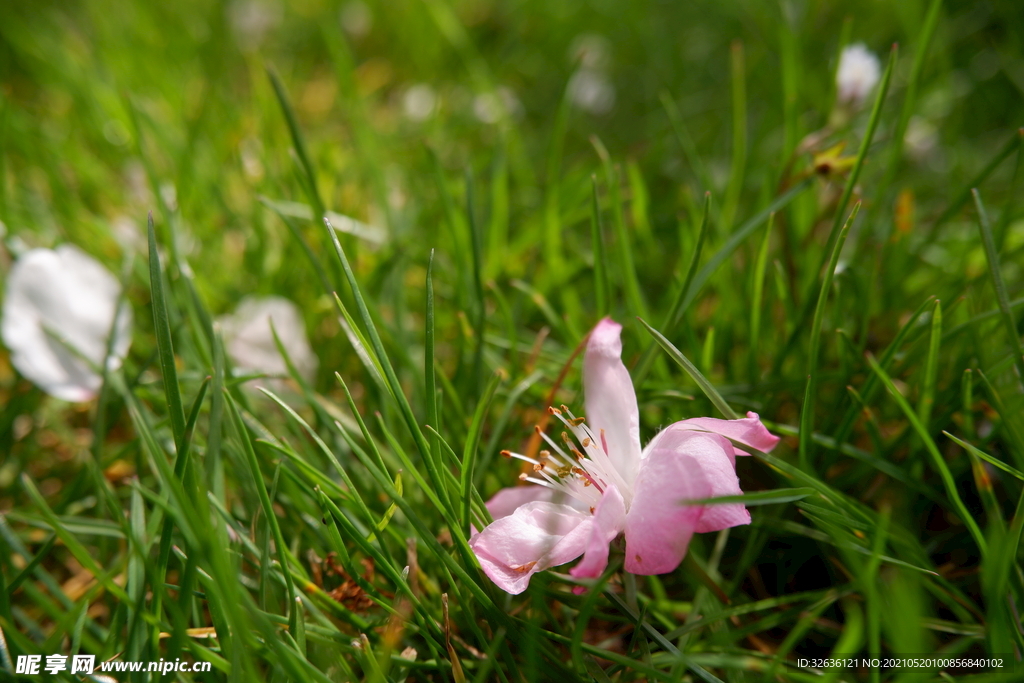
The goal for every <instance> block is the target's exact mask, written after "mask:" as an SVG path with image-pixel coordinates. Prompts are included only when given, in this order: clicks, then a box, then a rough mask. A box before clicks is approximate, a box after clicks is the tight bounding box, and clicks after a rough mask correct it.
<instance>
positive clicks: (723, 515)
mask: <svg viewBox="0 0 1024 683" xmlns="http://www.w3.org/2000/svg"><path fill="white" fill-rule="evenodd" d="M676 450H677V451H678V452H682V453H685V454H686V455H689V456H691V457H692V458H693V459H694V460H696V462H697V465H699V466H700V469H701V472H702V473H703V474H704V477H705V478H706V479H707V480H708V483H709V484H710V485H711V491H710V492H709V493H708V494H707V495H706V496H704V497H705V498H718V497H721V496H742V495H743V491H742V490H741V489H740V480H739V477H737V476H736V464H735V462H736V461H735V459H734V458H733V454H732V451H733V446H732V444H731V443H730V442H729V440H728V439H725V438H723V437H721V436H719V435H718V434H707V433H702V432H689V433H688V436H687V438H686V439H685V440H684V441H682V442H681V443H680V444H678V445H677V447H676ZM742 524H750V513H749V512H748V511H747V508H746V507H744V505H743V503H726V504H723V505H705V506H704V511H703V512H702V513H701V515H700V519H699V520H698V521H697V528H696V529H695V531H696V532H697V533H699V534H703V533H707V532H709V531H721V530H722V529H728V528H729V527H733V526H740V525H742Z"/></svg>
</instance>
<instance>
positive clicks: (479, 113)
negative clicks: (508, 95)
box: [473, 92, 504, 123]
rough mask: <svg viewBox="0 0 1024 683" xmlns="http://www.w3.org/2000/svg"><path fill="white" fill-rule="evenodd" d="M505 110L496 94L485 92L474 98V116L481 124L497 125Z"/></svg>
mask: <svg viewBox="0 0 1024 683" xmlns="http://www.w3.org/2000/svg"><path fill="white" fill-rule="evenodd" d="M503 110H504V108H503V106H502V102H501V98H499V97H498V95H497V94H496V93H493V92H485V93H481V94H479V95H477V96H476V97H474V98H473V115H474V116H476V120H477V121H479V122H481V123H497V122H498V121H500V120H501V115H502V112H503Z"/></svg>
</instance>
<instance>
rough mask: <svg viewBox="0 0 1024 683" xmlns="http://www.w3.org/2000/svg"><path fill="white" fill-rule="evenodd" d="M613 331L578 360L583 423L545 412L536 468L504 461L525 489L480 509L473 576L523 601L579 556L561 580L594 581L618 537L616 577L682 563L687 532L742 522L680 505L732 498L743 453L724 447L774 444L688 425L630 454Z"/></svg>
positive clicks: (635, 442) (603, 329)
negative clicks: (553, 428)
mask: <svg viewBox="0 0 1024 683" xmlns="http://www.w3.org/2000/svg"><path fill="white" fill-rule="evenodd" d="M621 330H622V326H621V325H619V324H618V323H616V322H614V321H612V320H611V319H610V318H605V319H604V320H602V321H601V322H599V323H598V324H597V326H596V327H595V328H594V330H593V331H592V332H591V333H590V339H589V341H588V343H587V349H586V355H585V357H584V362H583V386H584V392H585V402H586V409H587V416H586V420H584V418H582V417H576V416H575V415H573V414H572V413H571V412H569V410H568V409H566V408H565V407H564V406H563V408H562V410H558V409H555V408H551V409H550V410H551V412H552V414H553V415H555V416H556V417H557V418H558V419H559V420H560V421H561V422H562V423H563V424H564V425H565V427H566V430H567V431H566V432H563V436H562V441H563V443H562V445H559V444H557V443H556V442H555V441H554V440H553V439H551V438H550V437H548V436H547V435H542V436H543V437H544V439H545V441H546V442H547V444H548V445H549V446H550V448H551V450H549V451H541V452H540V454H539V456H538V458H536V459H534V458H530V457H528V456H525V455H520V454H518V453H509V452H508V451H505V452H504V453H503V454H504V455H507V456H510V457H514V458H518V459H519V460H525V461H527V462H529V463H530V464H532V465H533V470H534V474H533V476H528V475H521V476H520V479H523V480H525V481H528V482H531V483H533V484H536V486H520V487H514V488H507V489H503V490H502V491H499V492H498V493H497V495H495V496H494V497H493V498H492V499H491V500H490V501H488V503H487V508H488V510H489V511H490V512H491V515H492V516H493V517H494V523H493V524H491V525H489V526H488V527H486V528H485V529H483V530H482V531H480V532H479V533H476V534H474V535H473V537H472V538H470V540H469V545H470V547H471V548H472V549H473V552H474V553H475V554H476V557H477V559H478V560H479V561H480V566H481V567H482V568H483V570H484V573H485V574H487V576H489V577H490V578H491V580H492V581H494V583H495V584H497V586H498V587H499V588H501V589H502V590H504V591H507V592H509V593H512V594H519V593H522V592H523V591H524V590H526V587H527V585H529V583H530V577H531V576H533V575H534V574H535V573H537V572H539V571H542V570H544V569H548V568H549V567H555V566H558V565H561V564H565V563H566V562H571V561H572V560H575V559H576V558H577V557H579V556H580V555H582V556H583V560H582V561H581V562H580V563H579V564H577V565H576V566H575V567H573V568H572V570H570V573H571V574H572V575H573V576H575V577H577V578H593V577H597V576H600V575H601V573H602V572H603V571H604V570H605V568H607V566H608V552H609V546H610V544H611V542H612V541H613V540H615V538H616V537H617V536H618V535H619V534H620V533H625V538H626V557H625V568H626V571H629V572H632V573H634V574H664V573H666V572H671V571H673V570H674V569H675V568H676V567H678V566H679V563H680V562H682V560H683V557H685V556H686V550H687V547H688V546H689V544H690V538H691V537H692V536H693V534H694V533H703V532H708V531H719V530H721V529H725V528H728V527H732V526H737V525H740V524H749V523H750V513H749V512H747V509H746V507H744V506H743V505H742V504H740V503H728V504H722V505H707V506H703V505H686V504H684V503H683V501H686V500H700V499H705V498H715V497H720V496H735V495H741V494H742V493H743V492H742V491H741V490H740V486H739V479H738V478H737V476H736V456H737V455H749V453H747V452H746V451H744V450H742V449H740V448H738V447H736V446H734V445H733V442H736V443H739V444H743V445H745V446H748V447H750V448H753V449H755V450H759V451H764V452H766V451H770V450H771V449H772V448H774V447H775V444H776V443H778V441H779V438H778V437H777V436H773V435H772V434H769V433H768V430H767V429H765V427H764V425H762V424H761V421H760V420H759V419H758V417H757V414H756V413H747V417H745V418H743V419H740V420H719V419H714V418H709V417H699V418H692V419H689V420H683V421H681V422H676V423H675V424H672V425H669V426H668V427H666V428H665V429H664V430H662V431H661V432H659V433H658V434H657V435H656V436H655V437H654V438H653V439H652V440H651V442H650V443H648V444H647V447H646V448H644V449H643V450H641V448H640V415H639V411H638V410H637V403H636V393H635V392H634V391H633V384H632V381H631V380H630V377H629V372H628V371H627V370H626V366H625V365H623V364H622V360H621V356H622V342H621V340H620V336H619V335H620V332H621ZM570 433H571V434H572V436H573V437H575V438H572V437H570V436H569V434H570ZM730 439H731V440H732V441H730ZM581 448H582V450H581Z"/></svg>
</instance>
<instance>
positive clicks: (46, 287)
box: [2, 244, 132, 401]
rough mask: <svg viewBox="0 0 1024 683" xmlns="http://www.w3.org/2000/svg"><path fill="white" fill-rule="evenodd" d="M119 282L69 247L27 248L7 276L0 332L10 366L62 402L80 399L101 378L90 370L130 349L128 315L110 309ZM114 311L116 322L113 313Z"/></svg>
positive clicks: (113, 362) (113, 363)
mask: <svg viewBox="0 0 1024 683" xmlns="http://www.w3.org/2000/svg"><path fill="white" fill-rule="evenodd" d="M120 296H121V285H120V284H119V283H118V281H117V279H116V278H115V277H114V276H113V275H111V274H110V272H108V271H107V269H106V268H104V267H103V266H102V265H100V263H98V262H97V261H96V260H95V259H93V258H92V257H91V256H88V255H86V254H85V253H83V252H82V251H80V250H79V249H77V248H76V247H73V246H71V245H66V244H65V245H62V246H59V247H57V249H55V250H50V249H32V250H29V251H27V252H25V254H23V255H22V256H21V258H19V259H18V260H17V261H16V262H15V264H14V266H13V267H12V268H11V272H10V273H9V274H8V276H7V294H6V296H5V298H4V309H3V323H2V335H3V340H4V344H5V345H6V346H7V348H8V349H10V351H11V363H12V364H13V365H14V367H15V368H17V369H18V372H20V373H21V374H22V375H24V376H25V377H27V378H28V379H30V380H31V381H32V382H34V383H35V384H36V385H38V386H39V387H40V388H41V389H42V390H43V391H45V392H47V393H48V394H50V395H51V396H55V397H57V398H59V399H63V400H65V401H87V400H89V399H90V398H92V397H93V396H95V395H96V392H97V391H99V388H100V385H101V383H102V378H101V376H100V374H99V372H97V369H98V368H101V367H102V366H103V361H104V358H106V355H107V340H108V336H109V334H110V332H111V329H112V328H113V329H114V342H113V344H112V345H111V355H110V357H109V358H107V368H108V369H110V370H114V369H117V368H119V367H120V366H121V361H122V360H123V359H124V357H125V356H126V355H127V354H128V347H129V346H131V341H132V340H131V324H132V312H131V308H129V306H128V304H127V302H123V304H122V306H121V309H120V311H117V305H118V300H119V298H120ZM115 313H117V322H116V324H115V322H114V317H115Z"/></svg>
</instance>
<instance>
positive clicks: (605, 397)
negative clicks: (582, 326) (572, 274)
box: [583, 318, 640, 486]
mask: <svg viewBox="0 0 1024 683" xmlns="http://www.w3.org/2000/svg"><path fill="white" fill-rule="evenodd" d="M621 332H622V325H619V324H618V323H616V322H614V321H613V320H612V319H611V318H604V319H603V320H601V322H599V323H598V324H597V326H596V327H594V329H593V330H592V331H591V333H590V339H589V341H588V342H587V350H586V354H585V356H584V358H583V390H584V396H585V399H586V409H587V411H586V418H587V424H588V425H589V427H590V430H591V431H592V432H593V433H594V436H595V438H597V439H598V445H599V446H602V447H603V449H604V451H605V452H606V453H607V454H608V457H609V459H610V460H611V462H612V465H613V466H614V467H615V469H616V470H617V471H618V473H619V475H620V476H621V477H622V479H623V481H624V482H625V484H626V485H627V486H632V484H633V480H634V479H636V473H637V468H638V467H639V465H640V411H639V410H638V409H637V405H636V392H634V391H633V381H632V380H631V379H630V378H629V371H628V370H626V366H625V365H623V364H622V339H621V338H620V333H621Z"/></svg>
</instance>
